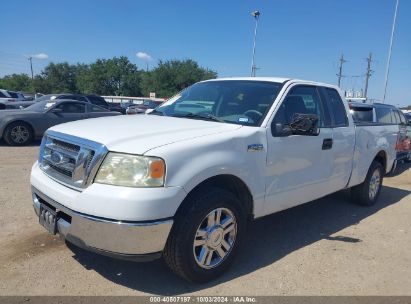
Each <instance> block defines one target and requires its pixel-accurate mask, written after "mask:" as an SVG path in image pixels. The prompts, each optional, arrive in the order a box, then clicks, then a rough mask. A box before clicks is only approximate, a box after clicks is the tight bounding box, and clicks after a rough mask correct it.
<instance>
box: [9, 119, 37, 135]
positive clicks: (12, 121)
mask: <svg viewBox="0 0 411 304" xmlns="http://www.w3.org/2000/svg"><path fill="white" fill-rule="evenodd" d="M16 122H21V123H24V124H26V125H27V126H29V128H30V130H31V132H32V134H33V136H36V133H35V130H34V127H33V125H32V124H31V123H29V122H28V121H26V120H23V119H16V120H10V121H8V122H7V123H6V124H5V125H4V128H3V132H2V136H3V137H4V136H5V132H6V130H7V128H8V127H9V126H10V125H11V124H13V123H16Z"/></svg>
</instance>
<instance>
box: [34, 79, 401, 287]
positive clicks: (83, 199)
mask: <svg viewBox="0 0 411 304" xmlns="http://www.w3.org/2000/svg"><path fill="white" fill-rule="evenodd" d="M394 128H395V126H390V125H377V126H355V125H354V123H353V120H352V117H351V115H350V114H349V108H348V105H347V103H346V102H345V101H344V102H343V98H342V97H341V92H340V91H339V89H338V88H337V87H335V86H332V85H328V84H323V83H317V82H311V81H302V80H295V79H284V78H225V79H215V80H209V81H204V82H200V83H196V84H194V85H192V86H190V87H188V88H187V89H185V90H183V91H182V92H181V93H180V94H178V95H176V96H175V97H173V98H171V99H170V100H168V101H167V102H165V103H164V104H163V105H161V106H159V107H158V108H156V109H155V110H154V111H153V112H151V113H150V114H147V115H143V116H139V115H138V116H121V117H120V116H115V117H108V118H98V119H89V120H84V121H78V122H71V123H66V124H62V125H58V126H55V127H52V128H50V129H49V130H48V131H47V133H46V134H45V136H44V138H43V140H42V143H41V147H40V156H39V159H38V162H36V163H35V164H34V166H33V168H32V172H31V186H32V193H33V204H34V209H35V211H36V213H37V214H38V216H39V222H40V223H41V224H42V225H43V226H44V227H45V228H46V229H47V230H48V231H49V232H51V233H53V234H54V233H59V234H60V235H61V236H62V237H63V238H65V239H66V240H67V241H68V242H71V243H73V244H75V245H77V246H79V247H82V248H85V249H87V250H91V251H95V252H99V253H101V254H105V255H110V256H115V257H120V258H125V259H132V260H150V259H154V258H158V257H160V256H163V257H164V259H165V261H166V262H167V264H168V265H169V266H170V267H171V268H172V270H174V271H175V272H176V273H177V274H178V275H180V276H182V277H183V278H185V279H187V280H189V281H195V282H204V281H208V280H211V279H213V278H215V277H216V276H218V275H220V274H221V273H222V272H224V271H225V270H226V269H227V267H228V266H229V265H230V264H231V262H232V261H233V258H234V256H235V255H236V254H238V253H239V246H240V243H241V241H242V239H243V237H244V234H245V233H246V224H247V222H248V221H249V220H253V219H256V218H259V217H262V216H265V215H268V214H272V213H274V212H278V211H280V210H284V209H287V208H291V207H293V206H297V205H299V204H303V203H306V202H309V201H312V200H315V199H318V198H320V197H323V196H326V195H328V194H330V193H333V192H336V191H339V190H341V189H346V188H351V192H352V196H353V199H354V200H355V201H357V202H358V203H360V204H362V205H373V204H374V203H375V202H376V201H377V199H378V196H379V192H380V189H381V185H382V180H383V176H384V175H385V173H387V172H388V171H390V170H391V168H392V167H393V162H394V159H395V149H394V148H395V144H396V140H397V134H396V133H395V130H394Z"/></svg>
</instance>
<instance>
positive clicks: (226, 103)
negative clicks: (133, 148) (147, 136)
mask: <svg viewBox="0 0 411 304" xmlns="http://www.w3.org/2000/svg"><path fill="white" fill-rule="evenodd" d="M281 87H282V83H277V82H268V81H267V82H265V81H250V80H216V81H207V82H200V83H196V84H194V85H192V86H190V87H188V88H186V89H185V90H183V91H181V92H180V93H179V94H177V95H176V96H174V97H173V98H171V99H169V100H168V101H166V102H165V103H163V104H162V105H160V106H159V107H157V108H156V110H155V111H153V112H151V114H157V115H165V116H174V117H181V118H187V119H205V120H210V121H215V122H225V123H233V124H239V125H247V126H259V125H260V124H261V123H262V121H263V119H264V117H265V116H266V115H267V113H268V111H269V110H270V108H271V105H272V104H273V102H274V100H275V98H276V97H277V95H278V93H279V91H280V90H281Z"/></svg>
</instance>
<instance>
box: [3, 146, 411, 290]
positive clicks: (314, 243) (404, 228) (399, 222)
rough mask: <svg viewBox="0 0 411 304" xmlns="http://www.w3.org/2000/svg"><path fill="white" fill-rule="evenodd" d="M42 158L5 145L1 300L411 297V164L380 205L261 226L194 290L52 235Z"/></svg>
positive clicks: (158, 265)
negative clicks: (38, 165) (36, 177)
mask: <svg viewBox="0 0 411 304" xmlns="http://www.w3.org/2000/svg"><path fill="white" fill-rule="evenodd" d="M37 153H38V146H37V145H33V146H31V147H24V148H11V147H7V146H4V144H0V181H1V183H0V187H1V189H0V210H1V212H0V248H1V249H0V295H142V294H146V295H147V294H164V295H179V294H187V293H194V294H201V295H411V288H410V286H411V254H410V252H411V194H410V193H411V170H410V169H409V166H408V167H407V166H402V167H401V168H400V174H399V175H397V176H394V177H390V178H386V179H385V181H384V189H383V191H382V195H381V197H380V201H379V202H378V204H377V206H375V207H372V208H364V207H358V206H356V205H354V204H351V203H350V202H349V199H348V196H347V193H344V192H343V193H337V194H334V195H332V196H329V197H326V198H324V199H321V200H318V201H315V202H312V203H309V204H305V205H303V206H300V207H297V208H293V209H291V210H287V211H284V212H281V213H278V214H275V215H272V216H268V217H265V218H263V219H261V220H258V221H256V222H255V223H254V224H252V226H251V227H250V231H249V233H248V241H247V242H246V246H245V247H244V249H243V252H242V254H241V256H240V257H239V259H238V260H237V261H236V263H235V265H234V267H233V268H232V269H231V270H230V271H229V272H228V273H227V274H226V275H225V276H223V277H222V278H220V279H219V280H218V281H216V282H212V283H209V284H206V285H191V284H188V283H186V282H184V281H182V280H180V279H179V278H177V277H175V276H174V275H173V274H171V273H170V272H169V271H168V269H167V268H166V267H165V265H164V264H163V263H162V261H155V262H151V263H145V264H138V263H131V262H124V261H117V260H113V259H110V258H106V257H101V256H98V255H95V254H92V253H88V252H85V251H83V250H80V249H78V248H76V247H74V246H69V247H67V246H66V245H65V244H64V242H62V241H60V240H59V239H58V238H56V237H53V236H51V235H49V234H47V233H46V232H45V230H44V229H43V228H41V227H40V225H39V224H38V223H37V219H36V216H35V214H34V212H33V209H32V207H31V195H30V187H29V174H30V168H31V165H32V163H33V162H34V161H35V159H36V157H37Z"/></svg>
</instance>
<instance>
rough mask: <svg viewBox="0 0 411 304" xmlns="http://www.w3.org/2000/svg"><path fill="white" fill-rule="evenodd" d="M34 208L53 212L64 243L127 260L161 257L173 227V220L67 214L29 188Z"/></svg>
mask: <svg viewBox="0 0 411 304" xmlns="http://www.w3.org/2000/svg"><path fill="white" fill-rule="evenodd" d="M32 197H33V207H34V210H35V212H36V214H37V215H38V214H39V212H40V203H44V204H46V205H48V206H50V207H51V208H53V209H55V210H56V211H57V212H58V214H59V216H58V220H57V231H58V233H59V235H60V236H61V237H62V238H64V239H65V240H66V241H68V242H70V243H73V244H74V245H76V246H79V247H81V248H84V249H86V250H90V251H94V252H98V253H100V254H103V255H108V256H113V257H117V258H122V259H129V260H153V259H155V258H157V257H160V256H161V252H162V251H163V249H164V246H165V244H166V242H167V238H168V234H169V233H170V230H171V227H172V225H173V220H172V219H165V220H161V221H147V222H130V221H125V222H124V221H118V220H110V219H103V218H98V217H93V216H90V215H85V214H81V213H78V212H75V211H73V210H70V209H68V208H66V207H64V206H63V205H61V204H60V203H58V202H56V201H54V200H52V199H51V198H49V197H47V196H46V195H45V194H43V193H41V192H40V191H38V190H37V189H35V188H32Z"/></svg>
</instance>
